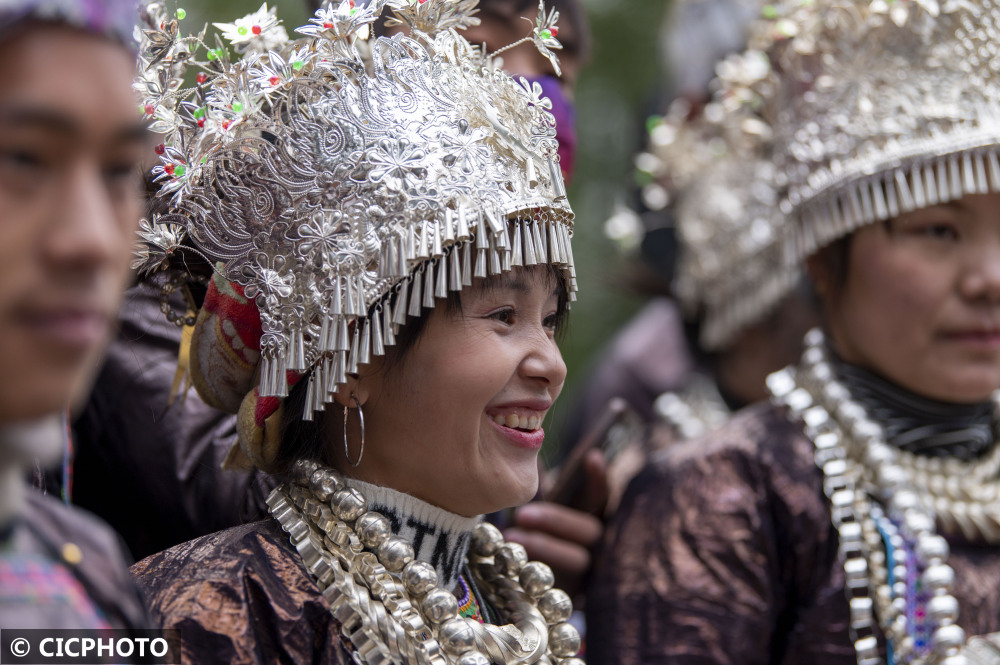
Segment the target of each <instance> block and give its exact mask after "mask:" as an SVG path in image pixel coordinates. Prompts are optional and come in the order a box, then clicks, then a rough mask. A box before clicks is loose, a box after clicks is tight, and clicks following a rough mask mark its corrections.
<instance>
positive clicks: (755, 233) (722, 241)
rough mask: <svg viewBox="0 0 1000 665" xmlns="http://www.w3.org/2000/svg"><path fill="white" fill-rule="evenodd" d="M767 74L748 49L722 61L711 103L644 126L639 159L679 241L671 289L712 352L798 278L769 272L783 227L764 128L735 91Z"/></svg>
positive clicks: (676, 106) (677, 107)
mask: <svg viewBox="0 0 1000 665" xmlns="http://www.w3.org/2000/svg"><path fill="white" fill-rule="evenodd" d="M764 72H767V64H766V62H763V61H762V60H761V59H760V57H757V56H754V55H752V54H750V55H742V56H738V55H733V56H730V57H728V58H726V59H725V60H724V61H722V62H721V63H719V64H718V66H717V68H716V73H717V78H716V80H715V81H714V84H713V85H714V87H715V89H716V90H717V93H716V94H715V95H714V96H713V98H712V99H711V101H710V102H709V103H708V104H706V105H705V107H704V108H703V109H702V110H700V111H698V112H695V113H693V112H692V110H691V107H690V104H689V103H687V102H686V101H684V100H678V101H676V102H674V103H673V104H672V105H671V107H670V109H669V112H668V113H667V115H666V116H664V118H663V119H662V120H661V121H659V122H658V123H657V124H655V125H654V126H653V127H652V128H651V130H650V136H649V153H648V155H647V156H646V157H644V158H643V160H644V161H645V163H646V164H651V174H652V175H653V177H654V178H655V179H656V183H657V185H658V186H660V187H663V188H664V190H665V192H666V194H667V197H666V198H667V200H668V201H669V202H670V206H671V212H672V213H673V217H674V223H675V224H676V228H677V236H678V239H679V240H680V246H681V254H680V259H679V262H678V266H677V271H676V275H675V276H674V291H675V293H676V295H677V297H678V298H679V299H680V301H681V304H682V305H683V306H684V308H685V309H686V310H687V312H688V314H689V315H692V314H700V316H701V317H702V325H701V339H700V343H701V345H702V346H703V347H705V348H706V349H709V350H718V349H721V348H724V347H725V346H726V345H727V344H728V343H729V342H730V341H731V340H732V338H733V336H734V335H736V334H737V333H738V332H739V331H740V330H742V329H744V328H745V327H746V326H748V325H751V324H753V323H755V322H757V321H759V320H761V319H762V318H763V317H764V316H766V314H767V313H768V312H769V311H770V310H771V309H772V308H773V307H774V305H776V304H777V302H778V300H779V299H780V298H781V297H782V296H783V295H784V294H785V293H787V291H788V290H789V287H790V285H791V283H793V282H794V280H795V279H796V278H797V275H796V274H795V273H794V272H790V271H778V270H775V266H777V265H781V262H782V252H783V250H784V242H783V233H784V232H785V224H784V220H783V219H782V216H781V214H780V212H779V211H778V196H779V192H778V191H777V186H776V184H775V170H774V166H773V163H772V161H771V159H772V155H771V138H772V133H771V130H770V127H768V126H767V125H766V124H765V123H763V122H762V121H761V120H760V119H759V118H757V117H756V115H755V112H754V110H753V105H752V104H750V103H748V101H749V100H747V99H746V98H744V97H741V96H739V95H738V94H734V91H737V90H739V89H740V88H742V87H743V86H745V85H746V83H747V82H748V81H752V80H755V79H756V78H757V77H759V76H760V75H761V74H762V73H764Z"/></svg>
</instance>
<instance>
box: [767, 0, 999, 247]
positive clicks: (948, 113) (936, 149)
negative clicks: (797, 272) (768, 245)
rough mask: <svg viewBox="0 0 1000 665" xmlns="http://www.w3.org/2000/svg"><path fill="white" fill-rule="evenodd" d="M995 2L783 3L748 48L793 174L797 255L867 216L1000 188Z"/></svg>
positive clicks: (786, 170) (784, 166) (777, 142)
mask: <svg viewBox="0 0 1000 665" xmlns="http://www.w3.org/2000/svg"><path fill="white" fill-rule="evenodd" d="M998 44H1000V3H998V2H996V0H906V1H905V2H904V1H896V2H892V1H889V0H809V1H808V2H806V1H803V0H783V1H782V2H778V3H775V4H774V5H771V6H769V8H768V14H767V16H766V20H764V21H762V22H760V23H759V24H758V25H757V27H756V30H755V33H754V36H753V37H752V38H751V41H750V47H751V48H755V49H757V50H758V51H762V52H764V53H766V54H767V58H768V60H769V62H770V65H771V69H772V71H771V74H770V75H769V76H767V77H764V78H763V79H761V81H759V82H758V84H757V85H756V86H755V88H754V89H755V90H756V91H757V92H758V93H759V94H760V95H761V97H762V99H763V103H762V113H763V114H764V116H765V118H766V120H767V121H768V124H770V125H771V127H772V128H773V131H774V152H775V165H776V167H777V169H778V171H779V174H780V175H782V176H783V177H785V178H787V183H786V188H787V192H786V195H785V197H784V200H783V202H782V210H783V212H784V213H786V214H788V215H789V216H790V217H791V219H792V222H793V224H794V227H793V230H792V234H791V240H792V242H791V244H790V246H789V250H790V251H789V259H790V262H791V263H792V264H798V263H799V262H801V261H802V260H803V259H804V258H805V257H806V256H808V255H810V254H811V253H813V252H814V251H815V250H816V249H817V248H819V247H822V246H823V245H825V244H827V243H829V242H831V241H833V240H835V239H837V238H839V237H842V236H844V235H846V234H848V233H850V232H852V231H853V230H854V229H856V228H857V227H859V226H862V225H865V224H871V223H873V222H876V221H881V220H885V219H889V218H891V217H894V216H896V215H899V214H900V213H905V212H907V211H910V210H914V209H919V208H922V207H925V206H928V205H934V204H936V203H941V202H947V201H950V200H953V199H956V198H959V197H961V196H963V195H966V194H974V193H985V192H989V191H997V190H1000V159H998V153H1000V76H998V71H1000V51H998Z"/></svg>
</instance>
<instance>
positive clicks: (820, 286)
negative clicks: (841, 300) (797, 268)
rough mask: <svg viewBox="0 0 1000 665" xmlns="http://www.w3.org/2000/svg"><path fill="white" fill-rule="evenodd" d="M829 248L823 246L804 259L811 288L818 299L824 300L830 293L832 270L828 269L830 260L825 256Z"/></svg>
mask: <svg viewBox="0 0 1000 665" xmlns="http://www.w3.org/2000/svg"><path fill="white" fill-rule="evenodd" d="M828 251H829V248H827V247H824V248H823V249H821V250H820V251H818V252H816V253H815V254H813V255H812V256H810V257H809V258H808V259H806V274H808V275H809V281H810V282H812V286H813V290H814V291H815V292H816V295H818V296H819V297H820V300H823V301H826V299H827V298H828V297H829V295H830V291H831V290H830V285H831V284H832V280H833V271H832V270H831V269H830V261H829V260H828V257H827V252H828Z"/></svg>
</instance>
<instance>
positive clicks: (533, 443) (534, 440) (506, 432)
mask: <svg viewBox="0 0 1000 665" xmlns="http://www.w3.org/2000/svg"><path fill="white" fill-rule="evenodd" d="M486 420H488V421H489V423H490V427H493V428H495V429H496V430H497V431H498V432H499V433H500V434H501V436H503V437H505V438H506V439H507V440H508V441H510V442H511V443H512V444H514V445H515V446H517V447H518V448H526V449H528V450H539V449H540V448H541V447H542V444H543V443H544V442H545V430H544V429H542V428H541V427H539V428H538V429H533V430H531V431H524V430H519V429H513V428H511V427H507V426H505V425H501V424H500V423H498V422H496V421H495V420H493V419H492V418H490V417H487V418H486Z"/></svg>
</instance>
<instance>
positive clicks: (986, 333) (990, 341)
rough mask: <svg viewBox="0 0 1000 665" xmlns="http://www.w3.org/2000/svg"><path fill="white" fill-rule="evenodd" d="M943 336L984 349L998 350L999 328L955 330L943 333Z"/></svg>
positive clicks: (999, 342)
mask: <svg viewBox="0 0 1000 665" xmlns="http://www.w3.org/2000/svg"><path fill="white" fill-rule="evenodd" d="M944 337H945V339H947V340H949V341H951V342H957V343H959V344H962V345H966V346H971V347H974V348H977V349H981V350H984V351H995V350H1000V330H955V331H951V332H947V333H945V335H944Z"/></svg>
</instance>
